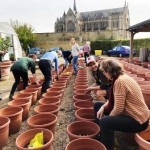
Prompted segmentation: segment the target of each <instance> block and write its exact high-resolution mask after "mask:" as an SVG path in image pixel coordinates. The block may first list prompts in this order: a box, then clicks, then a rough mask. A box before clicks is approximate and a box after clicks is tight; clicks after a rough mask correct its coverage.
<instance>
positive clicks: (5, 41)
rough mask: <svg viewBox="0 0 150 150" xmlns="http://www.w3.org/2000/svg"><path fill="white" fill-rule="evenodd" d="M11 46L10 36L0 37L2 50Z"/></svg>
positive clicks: (0, 48)
mask: <svg viewBox="0 0 150 150" xmlns="http://www.w3.org/2000/svg"><path fill="white" fill-rule="evenodd" d="M10 46H11V41H10V37H6V38H2V37H0V50H1V51H6V50H7V49H8V48H9V47H10Z"/></svg>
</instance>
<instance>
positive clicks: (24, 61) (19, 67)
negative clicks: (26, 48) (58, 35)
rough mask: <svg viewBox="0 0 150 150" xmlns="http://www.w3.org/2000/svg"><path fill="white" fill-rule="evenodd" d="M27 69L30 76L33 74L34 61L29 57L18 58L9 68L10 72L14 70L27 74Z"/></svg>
mask: <svg viewBox="0 0 150 150" xmlns="http://www.w3.org/2000/svg"><path fill="white" fill-rule="evenodd" d="M29 69H30V70H31V72H32V74H35V61H34V60H33V59H32V58H29V57H22V58H20V59H19V60H17V61H16V62H15V63H14V64H13V66H12V67H11V71H13V70H16V71H22V72H27V71H28V70H29Z"/></svg>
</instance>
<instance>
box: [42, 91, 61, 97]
mask: <svg viewBox="0 0 150 150" xmlns="http://www.w3.org/2000/svg"><path fill="white" fill-rule="evenodd" d="M42 97H44V98H51V97H55V98H59V99H62V93H60V92H53V91H49V92H47V93H44V94H43V95H42Z"/></svg>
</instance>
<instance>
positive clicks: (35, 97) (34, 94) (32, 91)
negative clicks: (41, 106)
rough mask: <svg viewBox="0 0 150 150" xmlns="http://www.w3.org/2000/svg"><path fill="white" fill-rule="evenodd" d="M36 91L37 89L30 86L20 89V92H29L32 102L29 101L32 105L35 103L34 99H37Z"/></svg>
mask: <svg viewBox="0 0 150 150" xmlns="http://www.w3.org/2000/svg"><path fill="white" fill-rule="evenodd" d="M37 92H38V91H37V90H35V89H30V88H29V89H25V90H22V91H20V93H22V94H31V95H32V103H31V105H34V104H35V103H36V101H37Z"/></svg>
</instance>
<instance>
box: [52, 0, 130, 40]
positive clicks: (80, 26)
mask: <svg viewBox="0 0 150 150" xmlns="http://www.w3.org/2000/svg"><path fill="white" fill-rule="evenodd" d="M129 26H130V17H129V9H128V4H126V2H125V4H124V6H123V7H120V8H112V9H105V10H93V11H89V12H78V11H77V8H76V1H75V0H74V6H73V9H71V8H69V10H68V12H67V13H65V12H64V14H63V16H62V17H60V18H57V20H56V22H55V32H56V33H62V32H63V33H64V32H101V31H116V32H117V33H118V35H120V36H121V37H122V38H123V39H128V38H129V32H128V31H126V29H128V28H129Z"/></svg>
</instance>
